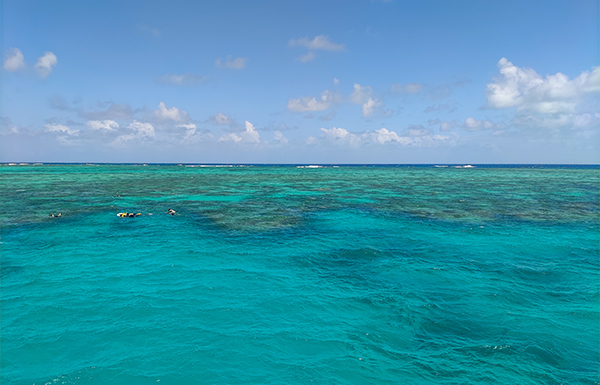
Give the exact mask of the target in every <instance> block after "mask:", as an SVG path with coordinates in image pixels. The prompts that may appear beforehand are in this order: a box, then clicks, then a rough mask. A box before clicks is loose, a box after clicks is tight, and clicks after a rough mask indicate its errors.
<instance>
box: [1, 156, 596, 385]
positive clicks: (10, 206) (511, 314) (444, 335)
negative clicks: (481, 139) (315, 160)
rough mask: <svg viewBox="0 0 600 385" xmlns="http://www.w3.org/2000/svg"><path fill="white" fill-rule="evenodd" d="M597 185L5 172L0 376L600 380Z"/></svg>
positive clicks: (349, 174)
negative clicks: (124, 215)
mask: <svg viewBox="0 0 600 385" xmlns="http://www.w3.org/2000/svg"><path fill="white" fill-rule="evenodd" d="M599 176H600V171H599V170H598V169H597V168H596V169H578V168H568V169H559V168H542V169H531V168H483V167H477V168H472V169H457V168H452V167H448V168H406V167H405V168H395V167H339V168H333V167H327V168H318V169H309V168H295V167H257V166H255V167H231V168H212V167H177V166H164V165H163V166H147V167H142V166H132V165H129V166H127V165H101V166H85V165H84V166H79V165H39V166H33V165H31V166H0V177H1V179H0V183H1V197H0V198H1V201H0V203H1V205H2V210H1V213H0V229H1V235H2V244H1V273H2V275H1V337H2V340H1V372H0V373H1V382H2V384H3V385H4V384H63V383H66V384H107V383H110V384H151V383H152V384H156V383H160V384H195V383H197V384H308V383H327V384H399V383H406V384H431V383H437V384H460V383H470V384H486V383H489V384H491V383H494V384H496V383H503V384H504V383H505V384H509V383H510V384H517V383H518V384H598V383H600V379H599V373H600V365H599V357H600V349H599V338H600V331H599V316H600V315H599V314H600V309H599V298H600V296H599V286H600V284H599V282H600V260H599V258H600V257H599V255H600V254H599V249H600V231H599V230H600V215H599V214H600V201H599V191H600V179H599ZM168 208H172V209H174V210H176V211H177V213H178V215H175V216H170V215H166V214H165V212H166V211H167V209H168ZM122 211H130V212H132V211H135V212H141V213H143V216H140V217H137V218H119V217H117V216H116V213H118V212H122ZM59 212H60V213H62V216H61V217H60V218H52V217H50V214H52V213H54V214H57V213H59ZM150 213H151V214H152V215H149V214H150Z"/></svg>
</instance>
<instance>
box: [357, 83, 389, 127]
mask: <svg viewBox="0 0 600 385" xmlns="http://www.w3.org/2000/svg"><path fill="white" fill-rule="evenodd" d="M372 94H373V88H371V87H369V86H361V85H360V84H358V83H357V84H354V90H353V91H352V94H351V95H350V101H351V102H352V103H354V104H362V113H363V117H365V118H370V117H371V116H373V112H375V111H378V110H380V109H382V108H383V102H382V101H381V99H379V98H372V97H371V95H372Z"/></svg>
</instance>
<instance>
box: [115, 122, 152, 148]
mask: <svg viewBox="0 0 600 385" xmlns="http://www.w3.org/2000/svg"><path fill="white" fill-rule="evenodd" d="M127 128H128V129H130V130H131V131H133V132H132V133H131V134H126V135H120V136H118V137H117V138H116V139H115V140H114V141H113V142H112V145H113V146H117V147H118V146H120V145H122V144H123V143H125V142H128V141H131V140H144V139H150V138H154V137H156V133H155V132H154V126H152V124H150V123H142V122H138V121H137V120H134V121H133V122H132V123H131V124H129V125H128V126H127Z"/></svg>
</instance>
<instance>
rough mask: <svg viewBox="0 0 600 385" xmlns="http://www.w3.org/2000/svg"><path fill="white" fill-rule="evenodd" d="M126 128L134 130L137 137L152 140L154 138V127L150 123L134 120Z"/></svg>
mask: <svg viewBox="0 0 600 385" xmlns="http://www.w3.org/2000/svg"><path fill="white" fill-rule="evenodd" d="M127 128H129V129H132V130H134V131H135V133H136V135H138V136H139V137H148V138H154V137H155V136H156V134H155V133H154V127H153V126H152V125H151V124H150V123H142V122H138V121H137V120H134V121H133V123H131V124H130V125H129V126H127Z"/></svg>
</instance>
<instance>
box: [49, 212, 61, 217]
mask: <svg viewBox="0 0 600 385" xmlns="http://www.w3.org/2000/svg"><path fill="white" fill-rule="evenodd" d="M50 216H51V217H52V218H60V217H62V213H58V214H50Z"/></svg>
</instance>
